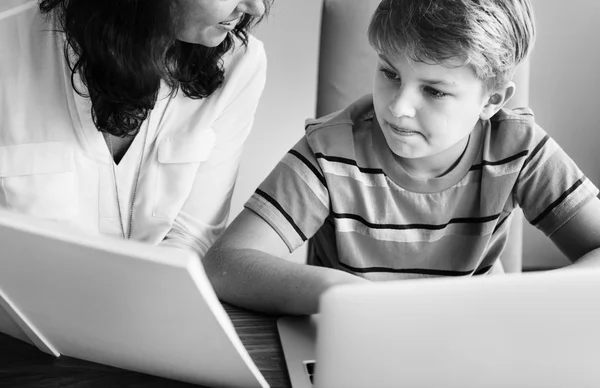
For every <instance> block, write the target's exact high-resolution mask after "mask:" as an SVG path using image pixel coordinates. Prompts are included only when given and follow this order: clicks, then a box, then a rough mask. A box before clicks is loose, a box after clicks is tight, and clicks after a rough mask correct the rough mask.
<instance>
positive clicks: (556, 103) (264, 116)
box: [231, 0, 600, 267]
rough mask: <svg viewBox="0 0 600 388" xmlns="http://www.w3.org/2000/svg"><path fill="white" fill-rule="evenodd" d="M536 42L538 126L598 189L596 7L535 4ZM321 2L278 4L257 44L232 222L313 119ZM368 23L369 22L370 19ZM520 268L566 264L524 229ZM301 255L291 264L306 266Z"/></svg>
mask: <svg viewBox="0 0 600 388" xmlns="http://www.w3.org/2000/svg"><path fill="white" fill-rule="evenodd" d="M533 4H534V9H535V13H536V18H537V28H538V37H537V42H536V46H535V49H534V51H533V54H532V57H531V76H530V106H531V107H532V109H533V110H534V112H535V115H536V120H537V122H538V123H539V124H540V125H541V126H542V127H543V128H544V129H545V130H546V131H547V132H548V133H549V134H550V135H551V136H552V137H554V138H555V139H556V141H557V142H558V143H559V144H560V145H561V146H562V147H563V148H564V149H565V151H566V152H567V153H568V154H569V155H571V157H572V158H573V159H574V160H575V162H576V163H577V164H578V165H579V166H580V168H581V169H582V170H583V172H584V173H585V174H586V175H587V176H588V177H589V178H590V179H591V180H592V181H593V182H594V183H595V184H596V185H597V186H600V150H599V146H600V140H599V139H600V115H598V114H597V112H598V111H599V109H600V29H598V28H597V24H598V19H599V17H600V1H598V0H570V1H568V2H565V1H562V0H533ZM321 5H322V0H303V1H295V0H275V4H274V6H273V8H272V10H271V15H270V16H269V18H268V19H267V20H265V21H264V22H263V24H261V25H260V26H259V28H258V29H257V31H256V36H257V37H259V38H260V39H261V40H262V41H263V42H264V44H265V47H266V50H267V56H268V59H269V68H268V76H267V77H268V78H267V85H266V88H265V92H264V94H263V98H262V100H261V102H260V105H259V108H258V111H257V115H256V120H255V124H254V129H253V132H252V134H251V135H250V138H249V140H248V143H247V146H246V149H245V152H244V156H243V161H242V166H241V168H240V173H239V178H238V183H237V187H236V191H235V193H234V197H233V202H232V210H231V218H232V219H233V217H235V216H236V215H237V214H238V213H239V212H240V211H241V209H242V207H243V204H244V202H245V201H246V199H247V198H248V197H249V196H250V195H251V194H252V192H253V191H254V189H255V188H256V186H257V185H258V184H259V183H260V182H261V181H262V180H263V179H264V177H265V176H266V175H267V174H268V172H269V171H270V170H271V168H272V167H273V166H274V165H275V164H276V163H277V162H278V161H279V159H280V158H281V157H282V156H283V155H284V153H285V152H287V150H288V149H289V148H290V147H291V146H292V145H293V144H294V143H295V142H296V141H297V140H298V139H299V138H300V136H302V133H303V123H304V119H306V118H307V117H314V116H315V105H316V91H317V85H316V83H317V63H318V47H319V31H320V20H321ZM367 17H368V16H367ZM524 245H525V246H524V252H523V265H524V266H525V267H548V266H562V265H565V264H567V260H566V259H564V258H563V257H562V254H561V253H560V252H559V251H558V250H557V249H556V248H555V247H554V245H553V244H552V243H551V242H550V240H548V239H547V238H546V237H545V236H544V235H542V234H541V233H540V232H539V231H537V229H535V228H533V227H531V226H529V225H528V224H526V225H525V231H524ZM304 254H305V251H304V250H301V251H300V252H296V253H295V254H294V256H293V257H292V259H294V260H301V259H302V257H303V255H304Z"/></svg>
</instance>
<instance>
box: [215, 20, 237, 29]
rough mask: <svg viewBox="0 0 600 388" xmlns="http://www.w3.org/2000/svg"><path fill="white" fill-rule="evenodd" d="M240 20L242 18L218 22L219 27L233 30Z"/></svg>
mask: <svg viewBox="0 0 600 388" xmlns="http://www.w3.org/2000/svg"><path fill="white" fill-rule="evenodd" d="M239 22H240V18H239V17H238V18H236V19H231V20H226V21H224V22H221V23H219V24H218V26H219V28H220V29H222V30H226V31H232V30H233V29H234V28H235V26H237V24H238V23H239Z"/></svg>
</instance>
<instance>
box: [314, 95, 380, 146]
mask: <svg viewBox="0 0 600 388" xmlns="http://www.w3.org/2000/svg"><path fill="white" fill-rule="evenodd" d="M373 120H375V113H374V108H373V96H372V95H371V94H367V95H365V96H363V97H361V98H359V99H358V100H356V101H354V102H353V103H352V104H350V105H348V106H347V107H346V108H344V109H342V110H339V111H337V112H333V113H331V114H328V115H326V116H323V117H319V118H316V119H307V120H306V122H305V130H306V133H305V136H306V139H307V141H308V143H309V144H310V145H311V147H312V148H314V147H317V148H321V146H324V145H326V144H339V145H342V144H344V143H345V142H344V139H348V140H351V139H352V138H353V137H354V134H355V132H356V131H357V130H367V131H370V128H371V124H372V122H373Z"/></svg>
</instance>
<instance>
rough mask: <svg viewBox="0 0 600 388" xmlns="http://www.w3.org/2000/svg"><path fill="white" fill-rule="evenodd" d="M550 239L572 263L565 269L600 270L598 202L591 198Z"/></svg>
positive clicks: (599, 204) (599, 214) (599, 215)
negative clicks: (587, 268) (586, 268)
mask: <svg viewBox="0 0 600 388" xmlns="http://www.w3.org/2000/svg"><path fill="white" fill-rule="evenodd" d="M550 239H552V241H553V242H554V244H555V245H556V246H557V247H558V248H559V249H560V250H561V251H562V252H563V253H564V254H565V256H566V257H567V258H568V259H569V260H571V262H572V263H573V264H572V265H570V266H568V267H566V268H585V267H597V268H600V200H599V199H598V198H597V197H594V198H592V199H591V200H590V201H589V202H587V203H586V204H585V205H584V206H583V207H582V208H581V210H580V211H579V212H578V213H577V214H576V215H575V216H573V218H571V219H570V220H569V221H567V223H565V224H564V225H563V226H562V227H561V228H560V229H558V230H557V231H556V232H554V234H552V235H551V236H550Z"/></svg>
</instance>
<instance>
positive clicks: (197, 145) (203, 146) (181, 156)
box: [153, 128, 216, 220]
mask: <svg viewBox="0 0 600 388" xmlns="http://www.w3.org/2000/svg"><path fill="white" fill-rule="evenodd" d="M215 143H216V135H215V133H214V131H213V130H212V128H207V129H204V130H202V131H199V132H198V133H197V134H195V135H194V136H191V137H190V136H189V134H181V135H179V136H172V137H169V138H167V139H165V140H164V141H163V142H161V143H160V144H159V146H158V178H157V187H156V197H155V202H154V210H153V216H154V217H158V218H168V219H171V220H173V219H175V217H177V215H178V214H179V212H180V211H181V209H182V208H183V205H184V204H185V201H186V200H187V198H188V197H189V195H190V192H191V190H192V187H193V185H194V181H195V179H196V174H197V172H198V168H199V167H200V165H201V164H202V163H203V162H206V161H207V160H208V158H209V157H210V155H211V153H212V151H213V148H214V146H215ZM206 184H207V186H206V189H207V190H210V182H206Z"/></svg>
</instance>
